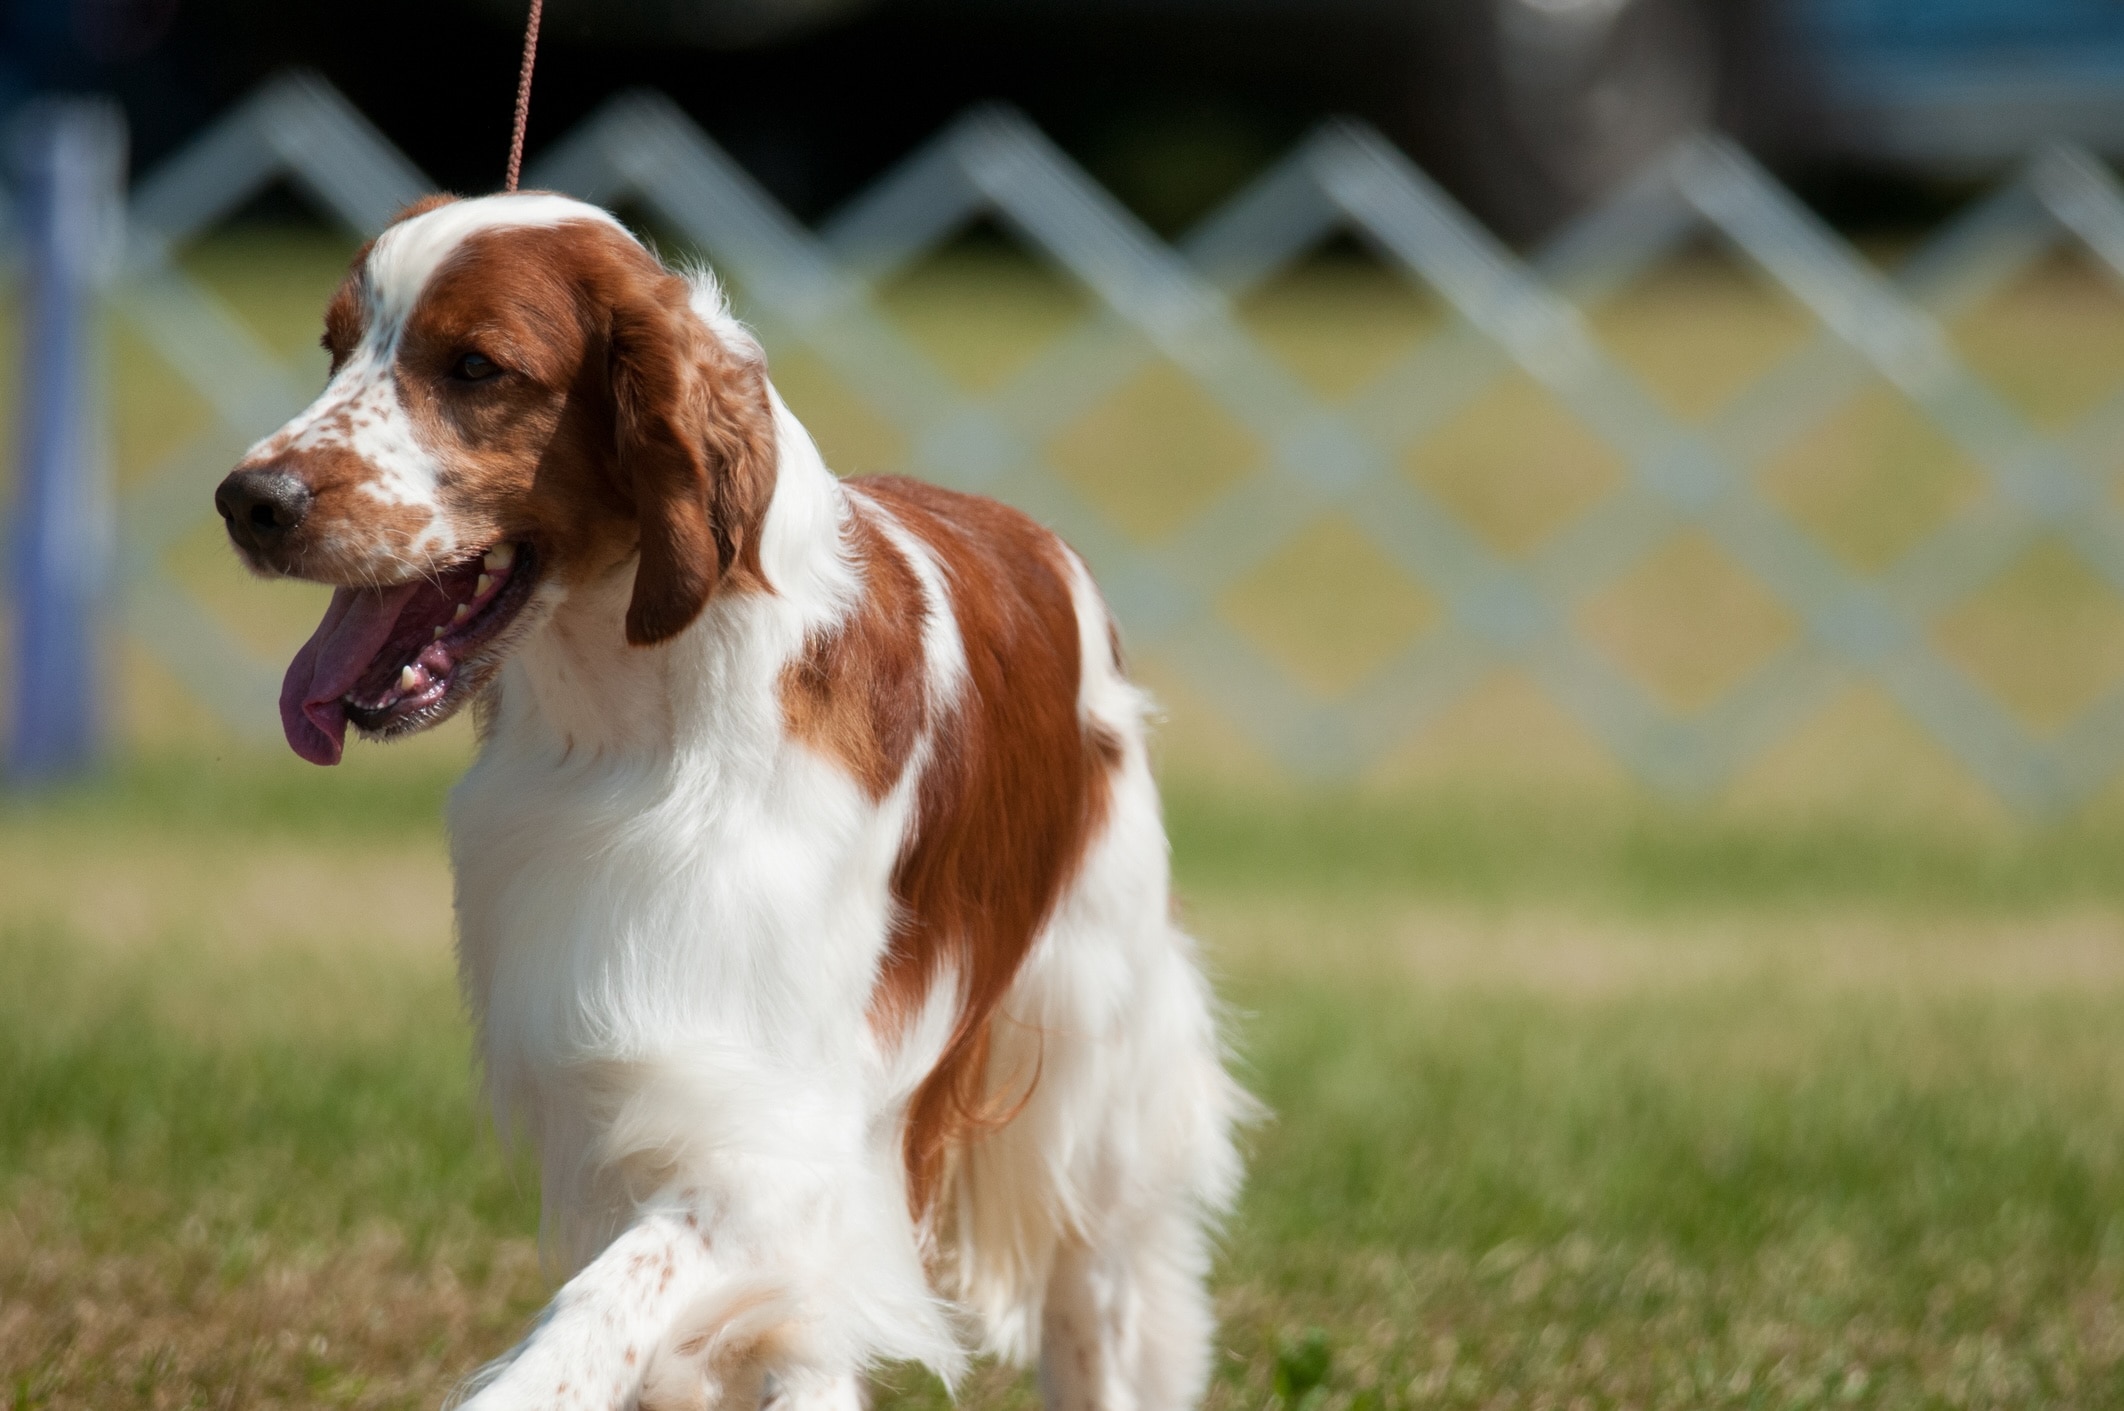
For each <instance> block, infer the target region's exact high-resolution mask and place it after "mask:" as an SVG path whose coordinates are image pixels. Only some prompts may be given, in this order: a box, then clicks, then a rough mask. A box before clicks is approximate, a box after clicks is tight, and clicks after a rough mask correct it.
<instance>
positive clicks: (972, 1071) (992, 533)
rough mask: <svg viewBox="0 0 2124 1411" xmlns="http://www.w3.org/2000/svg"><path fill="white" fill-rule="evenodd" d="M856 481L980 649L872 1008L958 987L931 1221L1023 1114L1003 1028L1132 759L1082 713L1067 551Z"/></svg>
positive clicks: (948, 714)
mask: <svg viewBox="0 0 2124 1411" xmlns="http://www.w3.org/2000/svg"><path fill="white" fill-rule="evenodd" d="M854 484H855V486H856V487H857V488H858V489H859V490H861V491H862V492H863V493H864V494H866V495H869V496H871V497H872V498H874V499H875V500H877V501H878V502H879V503H881V504H883V505H884V506H885V507H886V508H887V509H889V510H890V511H891V513H892V514H893V516H894V518H896V519H897V520H898V521H899V522H900V524H901V525H902V526H904V527H905V528H906V529H907V531H908V532H909V533H911V534H912V535H913V536H914V537H915V538H917V539H919V540H920V541H921V542H922V543H923V545H924V546H925V547H927V548H928V550H929V551H930V553H931V554H933V555H934V556H935V557H936V559H937V561H938V562H939V563H940V564H941V565H942V566H943V569H944V576H945V580H946V589H947V592H948V594H949V597H950V600H951V601H950V606H951V610H952V613H953V615H954V617H955V618H956V619H957V621H958V626H959V632H960V635H961V637H962V639H963V640H964V642H965V646H966V665H967V679H966V681H965V684H964V687H963V689H962V692H961V694H960V697H959V698H958V699H957V700H955V701H949V702H937V703H934V705H933V707H932V710H931V719H930V722H929V723H930V729H931V730H932V731H933V732H934V736H935V743H934V747H933V749H932V750H931V752H930V755H929V761H928V764H927V766H926V767H925V769H924V771H923V775H922V779H921V783H920V787H919V791H918V795H917V799H918V802H917V806H916V817H915V819H914V822H913V825H912V828H911V830H910V832H909V836H908V842H907V844H906V847H905V849H904V851H903V852H902V853H901V855H900V859H899V862H898V865H897V866H896V867H895V869H894V872H893V883H892V890H893V898H894V901H895V902H896V903H897V904H898V908H899V912H900V918H901V921H900V926H899V928H898V930H897V931H896V932H895V934H894V936H893V938H892V942H891V944H890V946H889V948H888V949H887V951H886V955H885V960H884V964H883V966H882V968H881V971H880V973H879V976H878V982H877V988H876V990H875V992H874V993H873V995H872V999H871V1015H872V1019H873V1022H875V1023H877V1024H878V1025H879V1026H880V1027H881V1028H886V1029H895V1028H902V1027H904V1026H905V1024H906V1023H907V1022H908V1021H909V1020H911V1019H912V1017H913V1016H914V1015H915V1014H916V1013H917V1012H918V1011H919V1010H920V1009H921V1007H922V1005H923V1002H924V1001H925V1000H926V999H927V997H928V995H929V992H930V989H931V987H932V985H933V984H935V983H937V982H938V981H939V979H940V977H942V976H943V975H945V974H947V973H949V974H951V975H954V976H955V977H956V980H957V984H958V988H959V1009H958V1015H957V1018H956V1020H955V1022H954V1024H953V1027H952V1032H951V1036H950V1039H949V1040H948V1041H947V1043H946V1045H945V1048H944V1052H943V1055H942V1057H941V1058H940V1059H939V1061H938V1062H937V1065H936V1067H935V1068H934V1069H933V1070H932V1071H931V1072H930V1074H929V1076H928V1077H927V1078H926V1079H925V1080H924V1081H923V1082H922V1084H921V1086H920V1087H919V1088H918V1089H917V1090H916V1092H915V1096H914V1100H913V1103H912V1104H911V1106H910V1109H909V1112H908V1116H907V1125H906V1131H905V1136H904V1153H905V1158H906V1162H907V1178H908V1199H909V1204H910V1205H911V1206H912V1208H913V1209H914V1211H915V1213H916V1215H917V1216H918V1217H919V1216H920V1215H921V1214H923V1213H924V1212H925V1211H926V1210H927V1209H928V1208H929V1206H930V1203H931V1202H932V1201H933V1200H934V1199H935V1198H936V1196H937V1195H938V1194H939V1188H940V1186H941V1183H942V1177H943V1172H944V1169H945V1165H946V1162H947V1159H948V1157H949V1156H950V1153H951V1151H952V1150H953V1148H954V1147H955V1146H957V1145H959V1144H960V1143H962V1142H963V1141H964V1140H966V1139H967V1138H969V1137H970V1136H972V1135H974V1134H976V1133H978V1132H979V1131H980V1130H982V1129H984V1128H986V1127H989V1126H992V1125H994V1124H996V1123H998V1122H1001V1121H1006V1120H1008V1118H1009V1116H1010V1115H1011V1112H1010V1111H1008V1110H1005V1111H997V1110H995V1109H994V1106H993V1102H992V1098H991V1094H989V1092H988V1091H987V1080H988V1073H987V1059H988V1049H989V1027H990V1021H991V1020H992V1019H993V1017H994V1015H995V1011H996V1007H997V1006H998V1005H999V1004H1001V1003H1002V1000H1003V997H1004V995H1005V994H1006V993H1007V992H1008V990H1009V988H1010V984H1011V981H1012V980H1013V979H1014V978H1015V977H1016V975H1017V973H1018V969H1019V967H1020V965H1022V964H1023V963H1024V960H1025V957H1026V955H1027V953H1028V952H1030V951H1031V949H1032V946H1033V942H1034V941H1035V940H1036V939H1037V938H1038V937H1039V934H1040V931H1041V928H1042V927H1043V926H1044V925H1045V924H1046V922H1047V919H1048V917H1049V915H1050V914H1051V913H1052V912H1053V910H1054V907H1055V903H1056V901H1057V900H1058V899H1059V898H1060V896H1061V894H1062V889H1063V887H1064V886H1065V885H1066V884H1067V883H1068V882H1069V880H1070V879H1071V877H1073V876H1074V875H1075V873H1076V870H1077V868H1078V866H1079V864H1080V863H1081V861H1082V859H1083V856H1084V851H1085V848H1086V846H1087V844H1088V843H1089V842H1090V840H1091V838H1092V836H1093V835H1094V833H1095V832H1096V831H1097V828H1098V825H1099V824H1100V823H1101V822H1102V821H1103V819H1104V817H1105V812H1106V806H1107V800H1108V787H1109V784H1108V776H1109V773H1110V771H1111V766H1112V762H1113V759H1114V757H1115V753H1116V751H1115V742H1114V741H1113V739H1112V738H1111V736H1110V735H1108V734H1107V733H1106V732H1105V731H1103V730H1099V729H1096V728H1088V727H1087V724H1086V722H1085V721H1084V720H1083V719H1082V718H1081V717H1080V715H1079V713H1078V709H1077V685H1078V676H1079V671H1080V669H1081V663H1080V662H1079V660H1078V656H1079V640H1080V638H1079V631H1078V624H1077V614H1076V607H1075V603H1074V601H1073V599H1072V597H1071V593H1070V573H1069V567H1068V560H1067V558H1066V557H1065V553H1066V551H1065V550H1064V549H1063V548H1062V546H1061V544H1060V542H1059V541H1058V540H1056V539H1055V537H1054V536H1053V535H1052V534H1050V533H1048V532H1047V531H1046V530H1044V529H1042V528H1041V527H1040V526H1039V525H1037V524H1035V523H1033V521H1032V520H1030V519H1028V518H1026V517H1025V516H1024V515H1022V514H1019V513H1018V512H1017V511H1015V510H1012V509H1009V508H1006V507H1005V506H1003V505H1000V504H997V503H996V502H994V501H993V500H986V499H981V498H978V497H976V496H971V495H961V494H955V493H953V492H951V491H949V490H942V489H938V488H937V487H935V486H932V485H927V484H924V483H922V482H920V481H916V480H902V479H898V478H877V479H865V480H859V481H856V482H854ZM1033 1076H1034V1075H1032V1074H1023V1075H1015V1077H1014V1080H1015V1081H1016V1082H1018V1083H1020V1084H1022V1083H1025V1082H1029V1081H1031V1080H1032V1078H1033ZM1022 1099H1023V1094H1022V1093H1021V1094H1020V1095H1019V1101H1020V1102H1022Z"/></svg>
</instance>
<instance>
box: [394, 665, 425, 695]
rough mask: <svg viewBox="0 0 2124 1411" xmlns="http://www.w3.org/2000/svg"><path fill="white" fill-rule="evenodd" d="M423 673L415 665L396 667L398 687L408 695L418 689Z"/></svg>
mask: <svg viewBox="0 0 2124 1411" xmlns="http://www.w3.org/2000/svg"><path fill="white" fill-rule="evenodd" d="M423 675H424V673H423V672H422V671H421V669H420V668H419V667H417V666H401V667H400V668H398V689H399V690H401V691H404V692H405V693H406V694H407V695H409V696H410V695H412V694H413V693H414V692H415V691H418V690H419V689H420V683H421V680H422V677H423Z"/></svg>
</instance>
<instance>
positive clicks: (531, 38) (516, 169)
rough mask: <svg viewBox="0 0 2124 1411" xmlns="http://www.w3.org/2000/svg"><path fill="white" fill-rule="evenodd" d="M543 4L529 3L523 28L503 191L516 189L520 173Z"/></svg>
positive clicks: (529, 118)
mask: <svg viewBox="0 0 2124 1411" xmlns="http://www.w3.org/2000/svg"><path fill="white" fill-rule="evenodd" d="M545 7H546V4H545V0H531V18H530V19H529V20H528V21H526V22H525V24H524V67H523V69H522V71H521V72H519V73H518V74H517V76H516V129H515V131H513V132H511V133H510V134H509V180H508V182H507V184H505V185H504V186H503V187H502V190H504V191H514V190H515V189H516V178H517V176H518V175H519V174H520V173H521V172H522V171H523V169H524V128H525V127H526V126H528V125H529V124H530V121H531V65H532V64H533V63H535V62H536V61H537V59H538V14H539V11H541V10H543V9H545Z"/></svg>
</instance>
